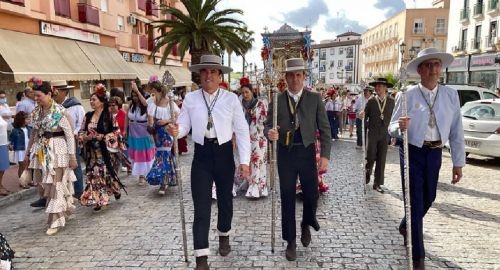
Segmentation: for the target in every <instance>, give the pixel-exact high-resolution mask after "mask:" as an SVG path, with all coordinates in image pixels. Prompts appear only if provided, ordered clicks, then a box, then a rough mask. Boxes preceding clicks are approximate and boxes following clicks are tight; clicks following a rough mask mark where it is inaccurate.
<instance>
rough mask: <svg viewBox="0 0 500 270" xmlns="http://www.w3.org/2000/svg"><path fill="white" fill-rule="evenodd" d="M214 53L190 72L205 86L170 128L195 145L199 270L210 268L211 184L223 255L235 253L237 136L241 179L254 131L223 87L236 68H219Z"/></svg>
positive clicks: (191, 97)
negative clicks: (225, 77) (232, 235)
mask: <svg viewBox="0 0 500 270" xmlns="http://www.w3.org/2000/svg"><path fill="white" fill-rule="evenodd" d="M221 62H222V61H221V58H220V57H219V56H216V55H202V56H201V61H200V64H197V65H192V66H190V67H189V70H191V71H192V72H197V73H199V74H200V80H201V86H202V88H201V89H199V90H196V91H194V92H191V93H188V94H187V95H186V97H185V98H184V103H183V104H182V109H181V112H180V115H179V118H178V119H177V124H176V125H169V126H168V128H167V130H168V132H169V133H170V134H171V135H173V136H177V137H178V138H182V137H184V136H186V135H187V134H188V132H189V130H191V129H192V139H193V141H194V142H195V149H194V158H193V164H192V167H191V192H192V196H193V204H194V223H193V244H194V255H195V256H196V268H195V269H196V270H205V269H209V268H208V263H207V258H208V255H209V253H210V251H209V248H208V234H209V229H210V210H211V205H212V202H211V198H212V183H213V182H214V181H215V186H216V189H217V208H218V219H217V230H218V233H219V253H220V254H221V255H222V256H227V255H228V254H229V252H230V251H231V246H230V245H229V233H230V230H231V221H232V216H233V194H232V189H233V180H234V171H235V165H234V157H233V145H232V137H233V134H234V135H235V137H236V144H237V149H238V154H239V158H240V165H239V172H240V175H241V177H243V178H245V177H248V175H249V163H250V133H249V128H248V124H247V121H246V119H245V116H244V114H243V109H242V107H241V103H240V102H239V101H238V97H237V96H236V94H234V93H231V92H229V91H227V90H223V89H221V88H219V83H220V82H221V80H222V74H223V73H228V72H230V71H231V70H232V69H231V68H230V67H226V66H223V65H221Z"/></svg>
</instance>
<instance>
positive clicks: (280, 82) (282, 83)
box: [276, 79, 286, 89]
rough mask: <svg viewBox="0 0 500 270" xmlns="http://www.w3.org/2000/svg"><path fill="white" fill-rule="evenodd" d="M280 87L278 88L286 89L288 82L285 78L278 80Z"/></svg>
mask: <svg viewBox="0 0 500 270" xmlns="http://www.w3.org/2000/svg"><path fill="white" fill-rule="evenodd" d="M276 86H277V87H278V89H285V88H286V82H285V80H284V79H280V80H279V81H278V85H276Z"/></svg>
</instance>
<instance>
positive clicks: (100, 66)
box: [76, 41, 136, 80]
mask: <svg viewBox="0 0 500 270" xmlns="http://www.w3.org/2000/svg"><path fill="white" fill-rule="evenodd" d="M76 43H77V44H78V46H79V47H80V48H81V49H82V51H83V53H84V54H85V55H86V56H87V57H88V58H89V59H90V61H91V62H92V63H93V64H94V66H95V67H96V69H97V70H98V71H99V73H100V74H101V79H102V80H113V79H114V80H127V79H129V80H132V79H135V78H136V74H135V71H134V70H133V69H132V68H130V67H129V66H128V65H127V62H125V60H123V57H122V56H121V55H120V53H119V52H118V50H117V49H115V48H110V47H105V46H99V45H94V44H90V43H85V42H79V41H77V42H76Z"/></svg>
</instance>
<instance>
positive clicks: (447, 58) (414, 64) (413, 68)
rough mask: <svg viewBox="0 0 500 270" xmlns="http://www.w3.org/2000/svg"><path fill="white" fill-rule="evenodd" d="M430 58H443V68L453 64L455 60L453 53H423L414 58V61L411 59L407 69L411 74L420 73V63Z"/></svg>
mask: <svg viewBox="0 0 500 270" xmlns="http://www.w3.org/2000/svg"><path fill="white" fill-rule="evenodd" d="M429 59H439V60H441V67H442V69H445V68H447V67H448V66H449V65H451V63H453V60H454V59H455V58H454V57H453V55H451V54H449V53H443V52H439V53H430V54H426V55H422V56H420V57H417V58H415V59H413V60H412V61H410V62H409V63H408V65H407V66H406V71H407V72H408V73H409V74H411V75H416V74H418V72H417V69H418V65H420V63H422V62H424V61H426V60H429Z"/></svg>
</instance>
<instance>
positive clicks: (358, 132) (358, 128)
mask: <svg viewBox="0 0 500 270" xmlns="http://www.w3.org/2000/svg"><path fill="white" fill-rule="evenodd" d="M362 124H363V123H362V120H361V119H359V118H356V144H357V145H358V146H363V141H362V140H361V137H362V136H363V126H362ZM366 124H367V123H366V121H365V138H364V141H365V142H366V135H367V132H366V130H367V128H368V127H367V125H366Z"/></svg>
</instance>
